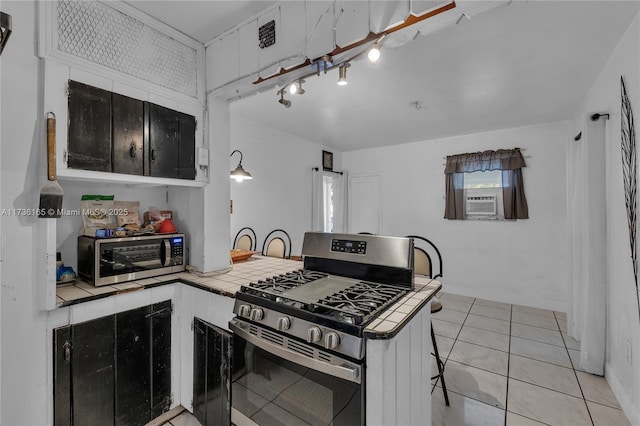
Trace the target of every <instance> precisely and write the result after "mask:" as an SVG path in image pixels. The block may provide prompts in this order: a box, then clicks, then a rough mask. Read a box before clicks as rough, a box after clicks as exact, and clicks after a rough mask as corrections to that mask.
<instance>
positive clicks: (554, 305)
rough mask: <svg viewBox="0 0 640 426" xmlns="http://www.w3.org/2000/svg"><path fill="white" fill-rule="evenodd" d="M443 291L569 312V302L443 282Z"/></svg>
mask: <svg viewBox="0 0 640 426" xmlns="http://www.w3.org/2000/svg"><path fill="white" fill-rule="evenodd" d="M442 284H443V286H442V291H443V292H444V293H452V294H459V295H461V296H469V297H478V298H481V299H488V300H494V301H496V302H503V303H512V304H514V305H523V306H531V307H533V308H540V309H548V310H551V311H557V312H567V309H568V304H567V301H563V300H552V299H539V298H535V297H531V296H530V295H516V294H510V293H507V292H505V291H504V290H502V289H491V288H477V287H465V286H460V285H456V284H451V283H448V282H447V281H446V279H445V280H443V282H442Z"/></svg>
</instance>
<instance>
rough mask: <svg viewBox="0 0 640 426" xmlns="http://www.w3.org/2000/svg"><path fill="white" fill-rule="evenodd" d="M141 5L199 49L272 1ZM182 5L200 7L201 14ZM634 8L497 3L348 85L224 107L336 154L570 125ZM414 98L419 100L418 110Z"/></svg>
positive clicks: (314, 83)
mask: <svg viewBox="0 0 640 426" xmlns="http://www.w3.org/2000/svg"><path fill="white" fill-rule="evenodd" d="M129 3H132V2H129ZM142 3H143V4H144V9H143V8H142V7H140V8H141V9H142V10H143V11H145V12H147V13H149V14H150V15H152V16H154V17H156V18H158V19H160V20H162V21H164V22H166V23H168V24H169V25H171V26H173V27H174V28H176V29H178V30H180V31H182V32H184V33H186V34H189V35H192V36H193V37H195V38H197V39H199V40H201V41H208V40H210V39H211V38H212V37H211V35H216V34H220V33H222V32H224V31H225V30H227V29H229V28H230V27H231V26H233V25H231V23H232V22H234V21H236V22H235V23H240V22H241V21H244V20H246V19H247V18H249V17H250V16H251V15H252V14H254V13H256V12H257V11H258V10H259V9H260V8H261V6H262V8H266V7H269V6H271V5H272V4H273V2H260V1H233V2H227V1H214V2H209V1H206V2H184V1H182V2H178V1H166V2H162V1H160V2H156V1H153V2H147V1H145V2H141V4H142ZM185 3H193V4H197V7H196V9H197V10H198V12H197V13H194V12H193V10H191V9H190V8H187V7H184V5H185ZM457 3H458V4H460V3H462V2H457ZM137 4H138V3H137V2H136V5H137ZM151 4H156V5H157V7H152V6H151ZM639 7H640V2H636V1H633V2H630V1H621V2H613V1H584V2H582V1H558V0H556V1H526V2H525V1H513V2H511V3H509V4H508V3H506V2H505V3H504V4H502V5H500V6H498V7H496V8H493V9H491V10H488V11H486V12H483V13H481V14H478V15H476V16H472V19H471V20H467V19H463V20H461V22H460V23H459V24H458V25H451V26H449V27H446V28H444V29H441V30H439V31H437V32H434V33H431V34H428V35H427V36H421V35H419V36H418V37H417V38H416V39H415V40H414V41H412V42H410V43H408V44H406V45H404V46H402V47H399V48H396V49H389V48H386V49H383V51H382V57H381V59H380V62H379V63H378V64H377V65H375V66H374V65H370V64H369V63H368V62H367V61H366V60H361V61H354V62H353V63H352V65H351V67H350V68H349V70H348V80H349V84H348V85H347V86H341V87H340V86H337V85H336V82H337V79H338V75H337V71H331V72H329V73H327V74H326V75H321V76H320V77H315V76H313V77H310V78H308V79H307V81H306V83H305V85H304V88H305V90H306V93H305V94H304V95H295V96H287V98H289V99H291V100H292V102H293V104H292V106H291V108H289V109H286V108H284V107H283V106H282V105H280V104H279V103H278V99H279V98H278V96H277V95H276V89H269V90H267V91H265V92H264V93H261V94H258V95H256V96H252V97H250V98H247V99H242V100H239V101H235V102H233V104H232V107H231V111H232V117H234V116H236V115H239V116H243V117H246V118H249V119H251V120H255V121H257V122H260V123H263V124H264V125H267V126H269V127H272V128H275V129H278V130H280V131H283V132H286V133H289V134H292V135H295V136H297V137H300V138H302V139H306V140H309V141H313V142H317V143H321V144H325V145H328V146H330V147H333V148H335V149H337V150H340V151H350V150H356V149H362V148H366V147H375V146H384V145H391V144H399V143H406V142H412V141H421V140H431V139H437V138H441V137H445V136H451V135H460V134H469V133H476V132H480V131H487V130H494V129H502V128H508V127H515V126H523V125H529V124H537V123H543V122H552V121H559V120H566V119H572V118H573V114H574V113H575V111H576V110H577V108H578V106H579V105H580V103H581V102H582V100H583V99H584V97H585V95H586V94H587V91H588V90H589V88H590V87H591V85H592V84H593V82H594V81H595V79H596V77H597V75H598V73H599V72H600V70H601V69H602V67H603V65H604V63H605V62H606V60H607V58H608V57H609V56H610V54H611V52H612V49H613V48H614V47H615V45H616V43H617V41H618V40H619V39H620V37H621V36H622V34H623V32H624V31H625V29H626V28H627V27H628V25H629V24H630V22H631V20H632V19H633V17H634V16H635V15H636V13H637V11H638V9H639ZM187 10H188V11H189V13H188V15H187V13H186V11H187ZM416 101H420V102H422V103H423V104H424V108H423V109H422V110H421V111H418V110H417V109H416V107H415V102H416Z"/></svg>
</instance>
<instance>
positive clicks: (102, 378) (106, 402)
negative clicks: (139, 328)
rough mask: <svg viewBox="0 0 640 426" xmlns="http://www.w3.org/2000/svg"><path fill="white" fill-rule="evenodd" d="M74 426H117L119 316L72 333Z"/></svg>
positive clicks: (98, 321) (103, 319) (74, 328)
mask: <svg viewBox="0 0 640 426" xmlns="http://www.w3.org/2000/svg"><path fill="white" fill-rule="evenodd" d="M71 335H72V336H71V340H72V344H73V347H72V356H71V363H72V368H73V373H72V378H71V385H72V401H73V424H74V425H92V426H102V425H105V426H113V424H114V393H115V392H114V391H115V388H114V365H113V360H114V356H113V354H114V345H115V315H109V316H106V317H103V318H99V319H96V320H92V321H89V322H85V323H81V324H76V325H74V326H73V327H72V329H71Z"/></svg>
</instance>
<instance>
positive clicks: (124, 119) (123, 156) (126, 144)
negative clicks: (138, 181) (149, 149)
mask: <svg viewBox="0 0 640 426" xmlns="http://www.w3.org/2000/svg"><path fill="white" fill-rule="evenodd" d="M112 108H113V171H114V173H126V174H130V175H142V174H143V173H144V168H143V164H144V151H143V149H144V145H143V136H144V124H143V117H144V102H142V101H140V100H138V99H133V98H129V97H127V96H122V95H119V94H117V93H113V94H112Z"/></svg>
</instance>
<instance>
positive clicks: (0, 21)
mask: <svg viewBox="0 0 640 426" xmlns="http://www.w3.org/2000/svg"><path fill="white" fill-rule="evenodd" d="M10 35H11V15H7V14H6V13H3V12H0V54H2V50H3V49H4V46H5V45H6V44H7V40H9V36H10Z"/></svg>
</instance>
